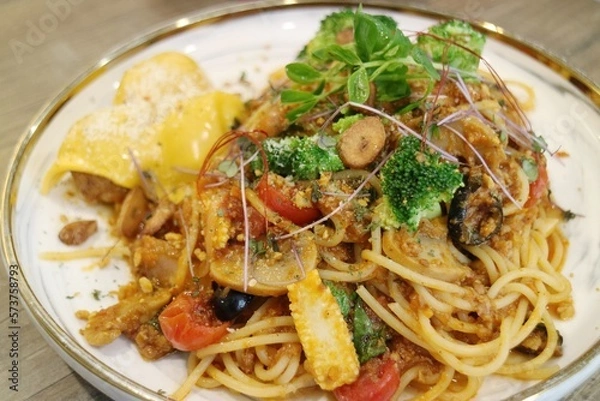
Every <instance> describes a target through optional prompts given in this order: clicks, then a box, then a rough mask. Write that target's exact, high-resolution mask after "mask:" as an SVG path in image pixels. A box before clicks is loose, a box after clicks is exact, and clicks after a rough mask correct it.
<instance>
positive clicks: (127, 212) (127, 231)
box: [117, 187, 150, 238]
mask: <svg viewBox="0 0 600 401" xmlns="http://www.w3.org/2000/svg"><path fill="white" fill-rule="evenodd" d="M149 212H150V205H149V202H148V200H147V199H146V196H145V195H144V191H143V189H142V188H141V187H134V188H132V189H131V190H130V191H129V192H128V193H127V196H126V197H125V200H124V201H123V205H122V206H121V211H120V212H119V217H118V218H117V229H118V230H119V231H121V233H122V234H123V235H124V236H125V237H127V238H134V237H135V236H136V235H137V234H138V233H139V232H140V231H141V229H142V224H143V222H144V220H145V219H146V216H147V215H148V213H149Z"/></svg>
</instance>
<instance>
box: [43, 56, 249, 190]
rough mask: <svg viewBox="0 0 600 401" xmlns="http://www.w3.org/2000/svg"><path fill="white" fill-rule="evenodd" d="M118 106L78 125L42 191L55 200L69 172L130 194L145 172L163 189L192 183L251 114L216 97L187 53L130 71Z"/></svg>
mask: <svg viewBox="0 0 600 401" xmlns="http://www.w3.org/2000/svg"><path fill="white" fill-rule="evenodd" d="M113 103H114V104H113V106H111V107H108V108H105V109H101V110H98V111H96V112H93V113H91V114H89V115H87V116H84V117H83V118H81V119H80V120H78V121H77V122H76V123H75V124H74V125H73V126H72V127H71V129H70V131H69V132H68V134H67V136H66V138H65V140H64V142H63V143H62V145H61V147H60V149H59V152H58V157H57V158H56V161H55V162H54V164H53V165H52V167H51V168H50V169H49V171H48V173H47V174H46V176H45V177H44V181H43V183H42V192H44V193H45V192H48V191H49V190H50V189H51V188H52V187H53V186H54V185H56V183H57V182H58V181H59V180H60V179H61V177H62V176H63V175H64V173H66V172H68V171H75V172H82V173H88V174H94V175H97V176H101V177H104V178H107V179H109V180H111V181H112V182H113V183H115V184H117V185H120V186H123V187H126V188H131V187H133V186H135V185H137V184H138V183H139V182H140V170H142V171H152V173H153V174H154V175H155V178H156V179H157V180H158V182H159V183H160V185H161V187H162V188H164V189H166V191H167V192H168V193H170V194H173V196H175V197H176V195H174V194H176V189H177V188H180V187H181V186H182V185H183V184H185V183H186V182H190V181H193V180H194V179H195V176H194V175H193V174H189V173H185V172H183V171H186V170H198V169H199V168H200V166H201V165H202V162H203V161H204V158H205V157H206V154H207V153H208V151H209V149H210V148H211V146H212V144H213V143H214V142H215V141H216V140H217V138H218V137H219V136H221V135H222V134H223V133H225V132H227V131H228V130H229V129H230V128H231V126H232V125H233V123H234V122H235V121H236V119H239V118H241V116H242V114H243V112H244V105H243V102H242V100H241V99H240V98H239V97H238V96H237V95H233V94H228V93H224V92H219V91H214V90H212V89H211V86H210V83H209V82H208V79H207V77H206V76H205V75H204V73H203V72H202V70H201V69H200V68H199V67H198V65H197V64H196V63H195V62H194V61H193V60H192V59H191V58H189V57H187V56H186V55H183V54H180V53H173V52H169V53H162V54H159V55H157V56H155V57H153V58H150V59H148V60H145V61H142V62H140V63H139V64H137V65H135V66H134V67H132V68H131V69H130V70H128V71H126V73H125V74H124V76H123V79H122V81H121V83H120V86H119V88H118V90H117V92H116V95H115V98H114V102H113Z"/></svg>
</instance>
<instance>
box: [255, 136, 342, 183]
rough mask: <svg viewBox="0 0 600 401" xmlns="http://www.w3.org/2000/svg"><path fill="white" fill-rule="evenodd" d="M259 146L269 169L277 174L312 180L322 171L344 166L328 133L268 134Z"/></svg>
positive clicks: (335, 169)
mask: <svg viewBox="0 0 600 401" xmlns="http://www.w3.org/2000/svg"><path fill="white" fill-rule="evenodd" d="M262 147H263V149H264V151H265V153H266V155H267V162H268V163H269V171H272V172H274V173H277V174H279V175H283V176H292V177H294V178H295V179H298V180H314V179H316V178H318V177H319V175H320V174H321V173H322V172H326V171H340V170H343V169H344V164H343V163H342V160H341V159H340V156H339V155H338V152H337V150H336V148H335V139H334V138H332V137H323V138H321V137H319V136H311V137H300V136H289V137H285V138H269V139H266V140H265V141H263V143H262ZM259 169H261V168H260V166H259Z"/></svg>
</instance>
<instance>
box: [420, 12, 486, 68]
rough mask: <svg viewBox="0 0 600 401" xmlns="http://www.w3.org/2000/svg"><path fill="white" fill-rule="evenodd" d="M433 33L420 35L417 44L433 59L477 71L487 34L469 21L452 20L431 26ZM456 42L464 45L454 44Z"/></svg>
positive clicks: (430, 30) (430, 31)
mask: <svg viewBox="0 0 600 401" xmlns="http://www.w3.org/2000/svg"><path fill="white" fill-rule="evenodd" d="M429 33H430V34H431V35H419V38H418V39H417V46H418V47H419V48H421V49H423V50H424V51H425V52H426V53H427V54H429V56H431V58H432V59H433V61H436V62H439V63H443V64H449V65H451V66H452V67H455V68H458V69H459V70H462V71H467V72H475V71H477V68H478V67H479V58H480V55H481V52H482V51H483V47H484V45H485V36H484V35H483V34H482V33H480V32H477V31H476V30H475V29H474V28H473V27H472V26H471V25H470V24H469V23H467V22H464V21H459V20H450V21H446V22H442V23H439V24H437V25H434V26H432V27H430V28H429ZM452 43H456V44H458V45H460V46H463V47H464V48H467V49H469V50H470V51H469V50H466V49H464V48H463V47H459V46H456V45H453V44H452Z"/></svg>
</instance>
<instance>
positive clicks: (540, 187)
mask: <svg viewBox="0 0 600 401" xmlns="http://www.w3.org/2000/svg"><path fill="white" fill-rule="evenodd" d="M536 155H537V157H536V162H537V163H536V164H537V177H536V178H535V180H534V181H532V182H530V183H529V198H528V199H527V202H525V207H531V206H533V205H535V204H536V202H537V201H538V200H539V199H540V198H542V197H543V196H544V195H545V194H546V193H548V168H547V167H546V163H545V160H543V156H542V155H541V154H538V153H536ZM542 160H543V161H542Z"/></svg>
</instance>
